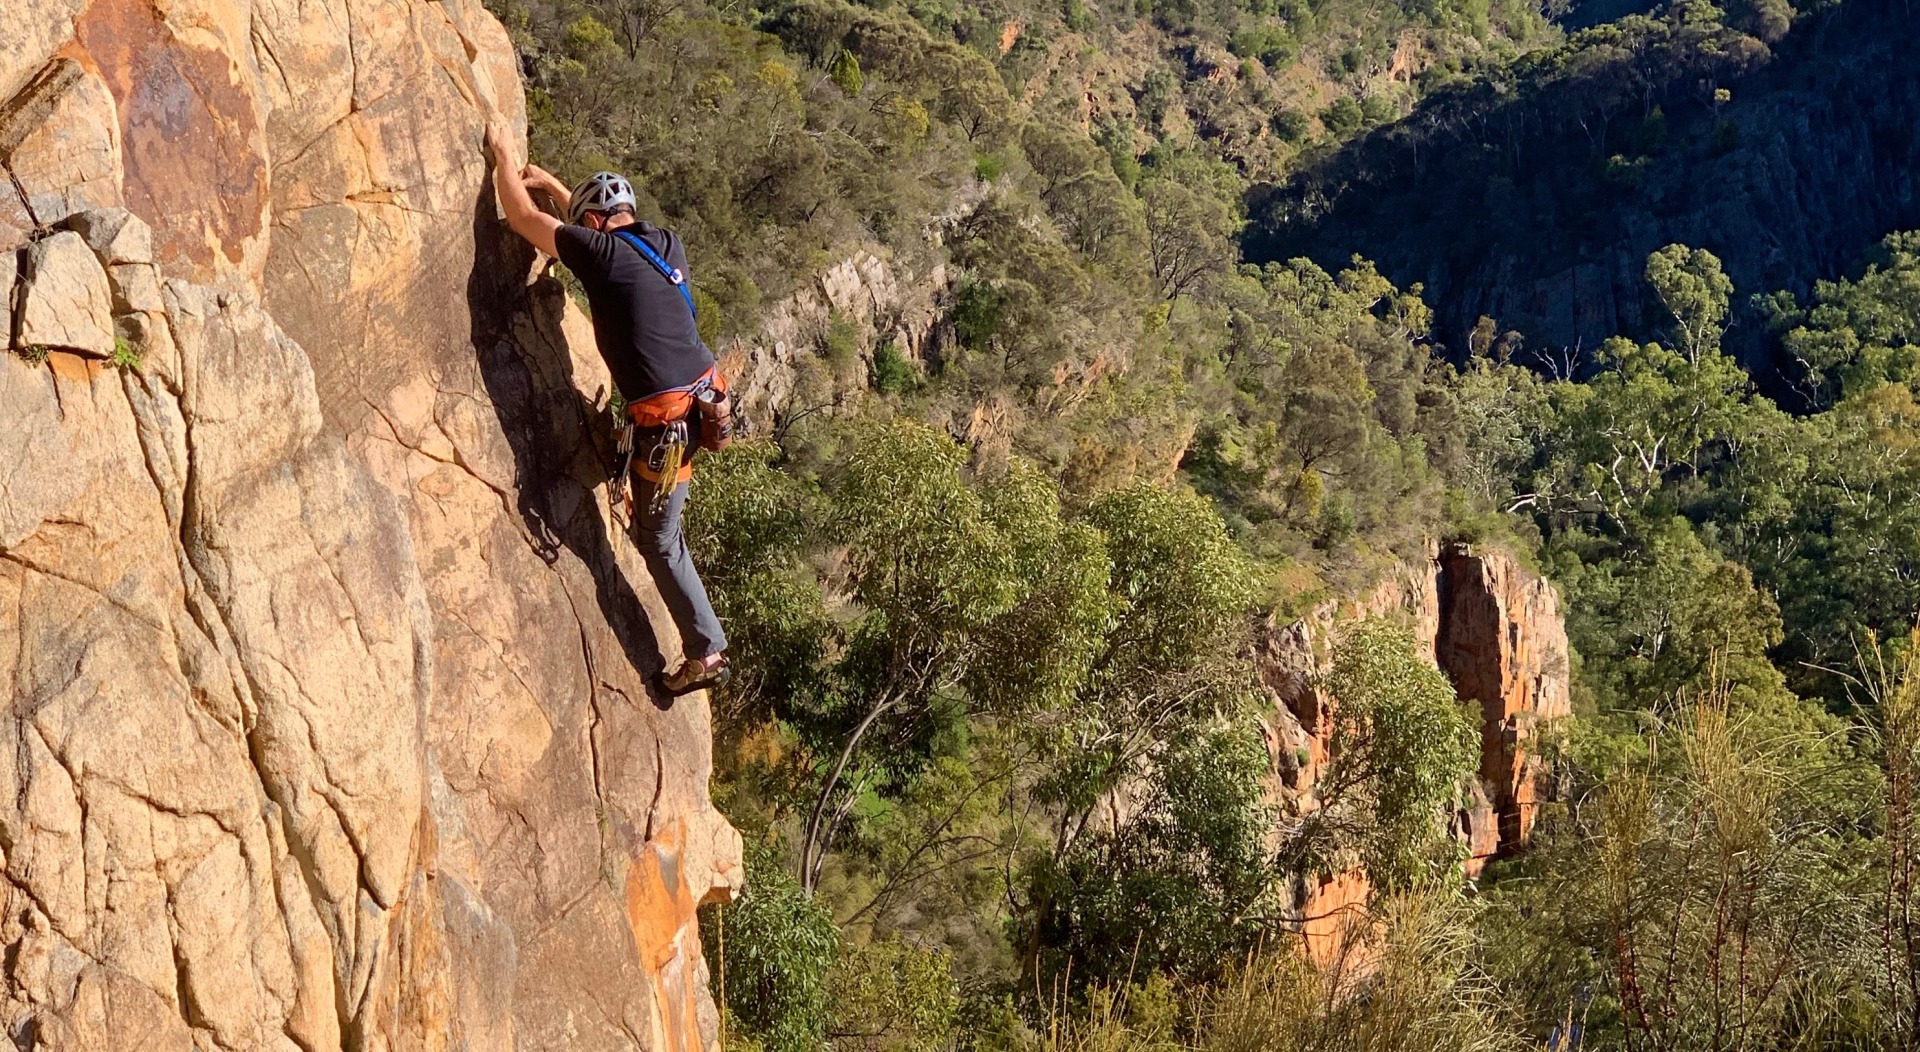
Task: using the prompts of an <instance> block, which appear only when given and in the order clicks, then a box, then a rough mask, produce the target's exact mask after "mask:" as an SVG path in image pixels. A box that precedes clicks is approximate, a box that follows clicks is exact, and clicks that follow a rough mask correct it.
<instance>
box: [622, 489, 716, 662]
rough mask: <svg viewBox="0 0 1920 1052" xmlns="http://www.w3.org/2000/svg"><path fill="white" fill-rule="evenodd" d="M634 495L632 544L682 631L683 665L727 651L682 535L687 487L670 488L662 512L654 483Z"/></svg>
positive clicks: (685, 539) (684, 536)
mask: <svg viewBox="0 0 1920 1052" xmlns="http://www.w3.org/2000/svg"><path fill="white" fill-rule="evenodd" d="M633 481H634V486H635V487H636V489H637V492H635V493H634V495H633V543H634V546H635V547H637V548H639V549H640V556H641V558H643V559H645V560H646V561H647V572H648V573H651V574H652V575H653V583H654V586H655V587H656V588H658V589H660V598H661V599H663V600H665V601H666V604H667V611H668V612H669V613H671V614H672V615H673V623H674V624H675V625H676V626H678V627H679V629H680V645H681V647H682V648H683V649H684V650H685V651H686V655H687V659H688V660H690V661H697V660H699V659H701V658H704V657H707V656H708V655H710V654H718V653H719V652H720V651H722V650H725V649H727V636H726V633H725V632H722V631H721V630H720V618H718V617H717V616H715V615H714V612H713V603H712V602H710V601H708V599H707V588H706V586H705V585H703V584H701V583H700V575H699V574H698V573H695V572H694V569H693V556H692V555H690V554H688V552H687V538H686V535H685V534H684V533H682V532H681V529H680V513H681V511H682V510H683V509H684V508H685V507H686V504H687V484H686V483H684V482H682V483H681V484H679V485H678V486H675V487H674V488H673V496H672V497H671V498H669V499H668V500H667V504H666V507H664V508H661V509H660V510H658V511H655V510H654V509H653V483H651V482H647V481H645V480H643V479H640V478H635V479H634V480H633Z"/></svg>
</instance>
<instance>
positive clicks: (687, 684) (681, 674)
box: [660, 654, 733, 698]
mask: <svg viewBox="0 0 1920 1052" xmlns="http://www.w3.org/2000/svg"><path fill="white" fill-rule="evenodd" d="M732 678H733V666H732V665H731V664H730V663H729V662H728V661H727V656H726V655H725V654H720V655H718V656H717V660H715V661H714V662H713V663H712V664H708V663H707V662H705V661H682V662H681V663H680V667H679V668H677V669H674V670H673V671H672V672H670V673H668V674H666V675H665V676H662V677H660V684H661V686H664V687H665V688H667V693H668V694H671V695H673V696H674V697H676V698H677V697H679V696H680V695H682V694H691V693H693V692H694V691H696V690H707V689H709V688H711V687H724V686H726V685H727V681H728V680H731V679H732Z"/></svg>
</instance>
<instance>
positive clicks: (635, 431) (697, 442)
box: [613, 365, 734, 518]
mask: <svg viewBox="0 0 1920 1052" xmlns="http://www.w3.org/2000/svg"><path fill="white" fill-rule="evenodd" d="M733 431H734V423H733V409H732V399H731V398H730V397H729V396H728V394H727V379H726V377H725V376H724V375H723V374H722V373H721V372H720V367H719V366H717V365H716V366H712V367H710V368H708V369H707V371H706V372H704V373H702V374H701V375H700V378H699V379H698V380H695V381H694V382H692V383H690V384H686V385H683V386H680V387H673V388H668V389H667V390H665V391H661V392H659V393H657V394H653V395H649V396H647V397H646V398H643V399H641V400H639V401H637V402H629V403H627V414H626V419H625V420H623V421H621V423H620V426H619V429H618V444H617V446H616V452H617V454H618V455H619V457H620V475H619V478H618V480H616V481H615V483H614V491H613V496H614V500H615V502H616V504H622V503H625V502H626V497H627V492H626V487H627V485H628V482H627V475H628V474H629V473H633V474H638V475H639V476H640V477H641V478H642V479H644V480H646V481H647V482H651V483H653V492H652V495H651V496H650V497H649V504H648V507H649V509H650V510H651V511H652V512H654V513H656V514H657V513H658V512H659V511H660V510H661V509H663V508H665V507H666V506H667V501H668V500H669V499H671V498H672V496H673V490H674V487H676V486H678V485H680V483H682V482H685V481H687V480H688V479H691V478H692V477H693V454H694V452H695V451H696V450H701V449H704V450H708V451H718V450H721V449H724V448H726V446H727V444H728V443H729V442H731V441H732V439H733ZM628 517H629V518H631V512H629V516H628Z"/></svg>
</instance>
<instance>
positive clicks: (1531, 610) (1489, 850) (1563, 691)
mask: <svg viewBox="0 0 1920 1052" xmlns="http://www.w3.org/2000/svg"><path fill="white" fill-rule="evenodd" d="M1375 617H1393V618H1397V619H1400V620H1402V621H1404V622H1405V623H1406V624H1407V625H1408V626H1409V627H1410V629H1411V631H1412V633H1413V637H1414V640H1415V643H1416V645H1417V646H1418V647H1419V649H1420V652H1421V654H1422V656H1423V657H1425V658H1426V659H1427V660H1428V661H1431V662H1433V663H1434V664H1435V665H1436V666H1437V667H1439V668H1440V669H1441V671H1443V672H1445V673H1446V674H1447V677H1448V678H1449V679H1450V680H1451V681H1452V682H1453V686H1454V689H1455V691H1456V692H1458V694H1459V696H1460V698H1461V699H1462V700H1464V701H1467V702H1469V703H1472V704H1474V705H1476V706H1477V707H1478V709H1479V712H1480V731H1481V735H1480V765H1479V778H1478V779H1477V784H1476V785H1474V786H1473V787H1472V789H1471V791H1470V793H1469V794H1468V797H1467V799H1465V800H1463V801H1462V802H1461V807H1460V811H1459V813H1458V815H1457V816H1456V820H1455V832H1456V835H1458V836H1459V837H1460V839H1461V842H1462V846H1463V847H1464V848H1465V852H1464V853H1465V858H1466V863H1465V864H1466V871H1467V875H1468V876H1477V875H1478V874H1479V873H1480V872H1481V870H1482V869H1484V868H1485V866H1486V864H1487V862H1488V861H1490V860H1492V859H1494V858H1499V857H1502V856H1504V855H1507V854H1510V853H1512V852H1513V851H1514V850H1515V849H1517V848H1518V847H1519V846H1521V845H1523V844H1525V843H1526V841H1527V838H1528V836H1529V835H1530V834H1531V832H1532V829H1533V823H1534V820H1535V818H1536V817H1537V815H1538V813H1539V808H1540V805H1541V803H1542V800H1543V799H1544V797H1545V795H1546V793H1545V787H1544V786H1543V784H1542V782H1543V777H1544V771H1543V765H1542V763H1541V759H1540V756H1539V752H1538V749H1537V748H1535V747H1534V742H1535V738H1536V735H1537V734H1538V733H1539V731H1540V729H1541V728H1542V727H1543V726H1544V725H1547V724H1550V723H1552V722H1553V721H1555V720H1559V719H1563V718H1565V717H1566V716H1568V715H1569V714H1570V705H1569V696H1568V677H1569V668H1568V663H1567V635H1566V626H1565V624H1564V622H1563V621H1562V619H1561V616H1560V608H1559V599H1558V597H1557V595H1556V594H1555V593H1554V590H1553V587H1552V586H1551V585H1550V584H1548V583H1547V582H1546V581H1545V580H1543V579H1541V578H1540V577H1538V576H1536V575H1535V574H1533V573H1532V572H1530V571H1528V570H1527V569H1525V568H1524V567H1522V566H1521V565H1520V564H1519V563H1518V562H1516V561H1515V560H1514V558H1513V556H1511V555H1510V554H1508V553H1506V552H1503V551H1500V550H1498V549H1486V550H1480V549H1475V548H1472V547H1469V546H1467V545H1461V544H1451V545H1446V546H1434V547H1432V548H1431V549H1430V551H1429V553H1428V556H1427V558H1426V559H1424V560H1421V561H1420V562H1418V563H1414V564H1407V565H1402V566H1400V567H1398V568H1397V569H1396V570H1395V572H1394V573H1392V574H1390V575H1388V576H1387V577H1386V578H1385V579H1383V580H1382V581H1381V582H1380V583H1379V584H1378V585H1376V586H1375V587H1374V589H1373V590H1372V591H1371V592H1369V593H1368V594H1366V595H1364V596H1362V597H1360V598H1358V599H1357V600H1354V601H1351V602H1349V603H1344V604H1341V603H1328V604H1324V605H1322V606H1320V607H1318V608H1316V609H1315V610H1314V611H1313V613H1312V614H1311V615H1310V616H1308V617H1306V618H1303V619H1301V620H1298V621H1294V622H1292V623H1289V624H1284V625H1274V626H1272V627H1271V628H1269V629H1268V630H1267V631H1266V632H1265V633H1263V634H1262V636H1261V637H1260V639H1259V640H1258V642H1257V647H1256V651H1255V666H1256V668H1257V669H1258V671H1259V674H1260V679H1261V682H1262V684H1263V686H1264V687H1265V688H1266V691H1267V694H1268V697H1269V699H1270V701H1271V703H1272V704H1271V706H1270V708H1269V710H1268V715H1267V719H1266V737H1267V747H1268V755H1269V757H1270V758H1271V760H1272V762H1273V770H1274V784H1275V796H1276V798H1277V803H1278V804H1279V805H1280V808H1281V812H1282V814H1283V815H1291V816H1294V817H1298V816H1303V815H1306V814H1309V813H1311V812H1312V811H1314V810H1316V809H1317V808H1318V807H1319V798H1318V795H1317V794H1318V787H1319V781H1320V777H1321V775H1322V773H1323V771H1324V769H1325V766H1326V763H1327V759H1328V746H1329V743H1330V739H1331V737H1332V731H1333V725H1334V723H1335V721H1337V720H1338V719H1339V718H1340V716H1339V699H1338V698H1335V697H1332V696H1330V695H1329V694H1328V693H1327V691H1326V690H1325V689H1324V687H1323V682H1324V677H1325V676H1326V674H1327V673H1328V672H1329V671H1330V670H1331V667H1332V660H1333V650H1334V646H1335V645H1336V643H1337V640H1338V638H1339V636H1340V634H1341V633H1342V632H1343V631H1345V630H1347V629H1348V628H1349V627H1350V626H1352V625H1353V624H1356V623H1358V622H1360V621H1363V620H1366V619H1368V618H1375ZM1370 894H1371V889H1370V887H1369V886H1368V883H1367V880H1366V874H1365V873H1364V872H1363V871H1361V870H1359V869H1348V870H1342V871H1339V872H1334V873H1317V874H1316V873H1307V874H1301V875H1300V877H1299V879H1298V880H1297V881H1296V883H1295V887H1294V889H1293V904H1292V905H1293V909H1294V912H1295V915H1296V916H1297V917H1298V918H1300V929H1301V934H1302V937H1303V938H1304V939H1305V940H1306V942H1307V947H1308V950H1309V952H1310V953H1312V954H1313V955H1314V956H1315V957H1316V959H1319V960H1322V961H1323V962H1324V961H1327V960H1330V959H1331V958H1333V957H1334V956H1336V955H1337V954H1338V952H1339V949H1340V947H1341V946H1342V945H1343V943H1344V941H1345V938H1346V935H1345V933H1346V930H1347V921H1348V920H1349V919H1351V918H1355V917H1357V916H1358V915H1359V912H1360V910H1361V908H1362V907H1364V906H1365V905H1366V903H1367V900H1368V898H1369V896H1370Z"/></svg>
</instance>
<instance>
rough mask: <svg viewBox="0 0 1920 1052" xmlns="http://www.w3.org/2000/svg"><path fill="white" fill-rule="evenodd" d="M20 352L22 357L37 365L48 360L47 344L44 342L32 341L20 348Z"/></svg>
mask: <svg viewBox="0 0 1920 1052" xmlns="http://www.w3.org/2000/svg"><path fill="white" fill-rule="evenodd" d="M18 353H19V355H20V357H22V358H25V359H26V360H27V361H29V362H32V363H33V364H35V365H40V364H42V363H43V362H45V361H46V360H47V345H46V344H44V343H30V344H27V345H26V346H25V347H22V348H20V350H19V352H18Z"/></svg>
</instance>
